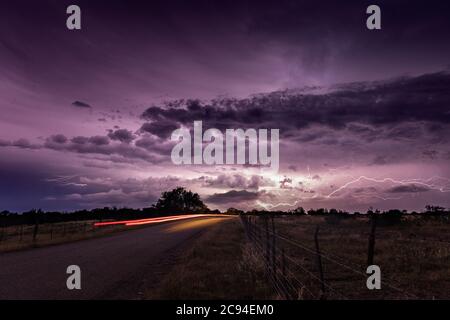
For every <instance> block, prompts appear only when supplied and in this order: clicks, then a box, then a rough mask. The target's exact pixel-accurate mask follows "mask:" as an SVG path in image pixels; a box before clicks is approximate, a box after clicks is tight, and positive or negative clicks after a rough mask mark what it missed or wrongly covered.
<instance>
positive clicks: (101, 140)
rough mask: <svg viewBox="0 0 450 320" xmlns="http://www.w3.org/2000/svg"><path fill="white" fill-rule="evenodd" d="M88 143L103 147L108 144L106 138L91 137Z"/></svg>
mask: <svg viewBox="0 0 450 320" xmlns="http://www.w3.org/2000/svg"><path fill="white" fill-rule="evenodd" d="M88 142H89V143H92V144H95V145H97V146H104V145H107V144H109V139H108V137H106V136H93V137H89V139H88Z"/></svg>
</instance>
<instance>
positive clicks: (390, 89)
mask: <svg viewBox="0 0 450 320" xmlns="http://www.w3.org/2000/svg"><path fill="white" fill-rule="evenodd" d="M449 87H450V73H448V72H439V73H433V74H426V75H423V76H418V77H410V78H400V79H394V80H390V81H379V82H360V83H352V84H347V85H342V86H337V87H335V88H334V89H333V90H331V91H330V92H328V93H324V94H307V93H304V92H302V93H300V94H299V93H296V92H295V91H279V92H273V93H270V94H260V95H256V96H253V97H251V98H247V99H227V98H225V99H217V100H212V101H211V102H199V101H198V100H179V101H173V102H171V103H168V104H166V105H163V106H153V107H150V108H148V109H147V110H146V111H145V112H144V113H143V115H142V117H143V118H144V119H147V120H150V121H152V122H151V123H147V124H144V126H143V127H142V130H144V131H147V132H151V133H153V134H158V133H159V134H160V136H164V137H168V136H169V133H170V132H171V131H172V130H173V129H175V128H176V127H177V126H179V125H185V126H192V123H193V122H194V121H195V120H202V121H203V122H204V123H205V126H208V127H214V128H218V129H222V128H238V127H240V128H248V127H259V128H264V127H265V128H281V134H282V135H284V136H285V137H290V136H293V135H295V134H296V132H298V133H297V138H296V140H297V141H298V142H310V141H313V140H317V139H321V138H324V136H326V135H327V132H326V131H323V130H315V131H309V132H302V131H299V130H301V129H302V128H308V127H311V126H322V127H324V128H329V129H332V130H342V129H345V128H346V129H348V131H349V132H350V133H353V134H356V135H358V136H361V137H362V138H363V139H365V140H366V141H374V140H376V139H377V138H382V139H400V140H404V139H407V140H414V139H418V138H420V137H421V136H422V135H423V134H424V133H423V130H422V128H421V127H419V126H417V124H421V123H427V124H428V125H429V126H430V125H431V124H434V125H435V126H437V127H439V125H444V124H448V123H450V110H449V109H448V106H449V105H450V91H449V90H448V89H447V88H449ZM415 123H417V124H415ZM431 126H432V125H431ZM380 128H385V130H380ZM328 133H329V132H328ZM330 139H332V138H330ZM332 140H333V143H335V140H334V139H332Z"/></svg>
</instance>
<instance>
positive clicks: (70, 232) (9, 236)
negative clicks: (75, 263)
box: [0, 221, 130, 252]
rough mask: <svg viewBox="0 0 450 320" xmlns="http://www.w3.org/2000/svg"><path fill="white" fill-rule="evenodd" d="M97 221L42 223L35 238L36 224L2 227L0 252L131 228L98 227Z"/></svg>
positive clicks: (86, 237) (119, 226)
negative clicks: (95, 225) (95, 223)
mask: <svg viewBox="0 0 450 320" xmlns="http://www.w3.org/2000/svg"><path fill="white" fill-rule="evenodd" d="M94 222H95V221H73V222H61V223H46V224H40V225H39V227H38V232H37V234H36V238H35V239H34V237H33V234H34V228H35V227H34V225H19V226H12V227H6V228H1V229H0V252H8V251H16V250H22V249H28V248H36V247H43V246H48V245H55V244H60V243H66V242H72V241H77V240H83V239H89V238H94V237H100V236H103V235H107V234H110V233H114V232H119V231H123V230H126V229H127V230H129V229H130V228H126V227H124V226H122V225H115V226H108V227H101V228H96V227H94V226H93V224H94Z"/></svg>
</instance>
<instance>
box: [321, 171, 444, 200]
mask: <svg viewBox="0 0 450 320" xmlns="http://www.w3.org/2000/svg"><path fill="white" fill-rule="evenodd" d="M436 178H439V179H444V180H446V181H450V179H447V178H443V177H437V176H434V177H432V178H428V179H426V180H425V182H422V181H423V180H424V179H420V178H417V179H408V180H396V179H393V178H383V179H375V178H370V177H366V176H360V177H358V178H357V179H355V180H352V181H349V182H347V183H346V184H344V185H342V186H341V187H339V188H337V189H336V190H334V191H333V192H331V193H330V194H328V195H326V196H325V197H326V198H331V197H332V196H333V195H334V194H336V193H337V192H339V191H341V190H344V189H346V188H347V187H348V186H350V185H352V184H354V183H356V182H360V181H361V180H367V181H371V182H376V183H383V182H392V183H395V184H401V185H407V184H412V183H414V184H418V185H422V186H425V187H427V188H430V189H433V190H438V191H440V192H450V189H446V187H445V186H444V187H442V186H436V185H435V184H430V183H426V182H429V181H431V180H433V179H436Z"/></svg>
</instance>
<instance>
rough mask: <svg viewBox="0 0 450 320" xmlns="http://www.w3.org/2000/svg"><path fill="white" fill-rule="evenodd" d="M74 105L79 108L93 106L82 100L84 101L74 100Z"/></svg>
mask: <svg viewBox="0 0 450 320" xmlns="http://www.w3.org/2000/svg"><path fill="white" fill-rule="evenodd" d="M72 105H73V106H74V107H78V108H92V107H91V106H90V105H89V104H87V103H86V102H82V101H78V100H77V101H74V102H72Z"/></svg>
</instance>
